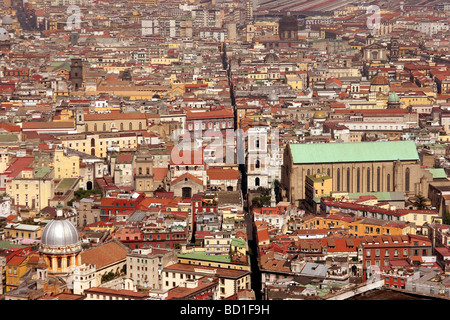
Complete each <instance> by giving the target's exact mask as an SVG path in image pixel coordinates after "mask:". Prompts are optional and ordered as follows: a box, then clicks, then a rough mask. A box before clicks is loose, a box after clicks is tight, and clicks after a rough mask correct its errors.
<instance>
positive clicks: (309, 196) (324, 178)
mask: <svg viewBox="0 0 450 320" xmlns="http://www.w3.org/2000/svg"><path fill="white" fill-rule="evenodd" d="M332 191H333V178H332V177H330V176H328V175H326V174H325V173H315V174H310V175H307V176H306V178H305V202H306V203H305V204H306V208H307V209H308V210H309V211H310V212H315V202H314V198H320V197H322V196H323V195H326V194H330V193H331V192H332Z"/></svg>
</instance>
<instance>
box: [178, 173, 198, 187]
mask: <svg viewBox="0 0 450 320" xmlns="http://www.w3.org/2000/svg"><path fill="white" fill-rule="evenodd" d="M184 179H189V180H192V181H194V182H196V183H198V184H200V185H203V181H202V180H200V179H199V178H197V177H195V176H193V175H192V174H190V173H187V172H186V173H184V174H182V175H181V176H179V177H178V178H176V179H174V180H172V182H171V184H172V185H174V184H175V183H177V182H179V181H182V180H184Z"/></svg>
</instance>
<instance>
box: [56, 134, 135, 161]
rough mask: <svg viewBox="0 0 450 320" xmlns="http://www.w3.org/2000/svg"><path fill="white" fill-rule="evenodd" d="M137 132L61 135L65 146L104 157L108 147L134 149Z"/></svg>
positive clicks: (117, 149) (122, 149)
mask: <svg viewBox="0 0 450 320" xmlns="http://www.w3.org/2000/svg"><path fill="white" fill-rule="evenodd" d="M138 137H139V136H138V134H136V133H125V132H106V133H99V134H69V135H61V136H59V137H58V138H59V139H60V141H61V143H62V145H63V146H64V147H65V148H70V149H74V150H77V151H79V152H83V153H87V154H90V155H93V156H96V157H98V158H105V157H106V155H107V153H108V149H110V150H113V149H114V150H116V151H134V150H136V148H137V146H138Z"/></svg>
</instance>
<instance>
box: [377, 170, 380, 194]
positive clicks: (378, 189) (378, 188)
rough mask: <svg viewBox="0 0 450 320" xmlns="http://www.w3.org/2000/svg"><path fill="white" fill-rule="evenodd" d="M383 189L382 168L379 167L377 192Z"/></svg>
mask: <svg viewBox="0 0 450 320" xmlns="http://www.w3.org/2000/svg"><path fill="white" fill-rule="evenodd" d="M380 190H381V168H380V167H378V168H377V192H380Z"/></svg>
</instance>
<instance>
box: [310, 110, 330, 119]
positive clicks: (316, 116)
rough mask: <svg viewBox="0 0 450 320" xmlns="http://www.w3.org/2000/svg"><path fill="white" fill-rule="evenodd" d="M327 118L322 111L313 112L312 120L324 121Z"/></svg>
mask: <svg viewBox="0 0 450 320" xmlns="http://www.w3.org/2000/svg"><path fill="white" fill-rule="evenodd" d="M326 117H327V114H326V113H325V112H323V111H322V110H318V111H316V112H314V116H313V118H314V119H325V118H326Z"/></svg>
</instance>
